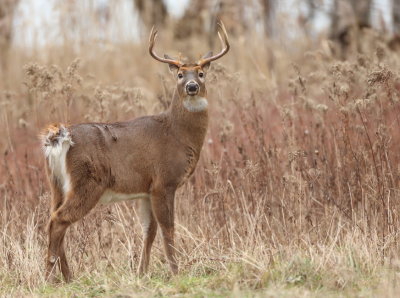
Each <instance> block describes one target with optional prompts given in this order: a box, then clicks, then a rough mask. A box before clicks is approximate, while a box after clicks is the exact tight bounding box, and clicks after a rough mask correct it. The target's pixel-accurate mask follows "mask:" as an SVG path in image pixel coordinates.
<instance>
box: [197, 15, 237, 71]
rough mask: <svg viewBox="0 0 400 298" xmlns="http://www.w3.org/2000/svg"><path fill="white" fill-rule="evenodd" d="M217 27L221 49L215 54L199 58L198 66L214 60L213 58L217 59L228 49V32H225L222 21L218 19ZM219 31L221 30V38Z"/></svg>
mask: <svg viewBox="0 0 400 298" xmlns="http://www.w3.org/2000/svg"><path fill="white" fill-rule="evenodd" d="M218 27H219V29H220V30H219V31H218V37H219V40H220V41H221V45H222V47H223V49H222V50H221V52H220V53H219V54H217V55H214V56H211V57H209V58H204V59H200V60H199V62H197V64H198V65H200V66H203V65H205V64H207V63H210V62H211V61H214V60H217V59H219V58H221V57H222V56H224V55H225V54H226V53H228V51H229V48H230V45H229V41H228V34H227V33H226V30H225V26H224V23H222V21H220V22H219V23H218ZM220 32H222V36H223V38H222V37H221V34H220Z"/></svg>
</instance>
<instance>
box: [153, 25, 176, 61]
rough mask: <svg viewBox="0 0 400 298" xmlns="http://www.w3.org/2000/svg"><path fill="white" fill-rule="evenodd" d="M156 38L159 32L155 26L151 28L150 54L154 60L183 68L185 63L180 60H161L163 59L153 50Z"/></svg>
mask: <svg viewBox="0 0 400 298" xmlns="http://www.w3.org/2000/svg"><path fill="white" fill-rule="evenodd" d="M156 38H157V30H155V29H154V26H153V28H151V33H150V39H149V53H150V55H151V57H153V58H154V59H156V60H158V61H160V62H163V63H168V64H174V65H176V66H178V67H181V66H182V65H183V63H182V62H180V61H179V60H173V59H166V58H161V57H159V56H157V54H156V53H155V52H154V50H153V48H154V44H155V41H156Z"/></svg>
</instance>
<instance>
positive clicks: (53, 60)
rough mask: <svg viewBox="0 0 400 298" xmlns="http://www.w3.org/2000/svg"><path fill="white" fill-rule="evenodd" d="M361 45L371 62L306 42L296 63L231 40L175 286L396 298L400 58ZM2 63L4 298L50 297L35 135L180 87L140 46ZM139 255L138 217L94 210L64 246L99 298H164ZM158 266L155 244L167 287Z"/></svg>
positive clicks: (190, 193) (253, 43)
mask: <svg viewBox="0 0 400 298" xmlns="http://www.w3.org/2000/svg"><path fill="white" fill-rule="evenodd" d="M364 34H365V37H364V39H363V40H365V44H364V45H363V52H362V53H353V54H352V55H350V56H349V58H348V60H346V61H339V60H337V59H336V58H335V57H334V56H333V55H332V54H331V50H330V47H331V46H332V45H331V44H329V43H326V42H321V43H320V45H317V46H315V47H311V46H308V45H306V43H305V42H304V41H299V42H297V43H295V44H293V46H292V48H293V49H294V48H296V50H293V49H291V50H289V49H284V48H282V47H280V46H278V45H274V44H272V42H269V41H267V40H262V39H257V38H256V37H253V36H251V37H250V36H249V37H247V38H245V39H235V38H232V50H231V52H230V53H229V54H228V55H227V56H226V57H225V58H223V59H222V60H221V61H219V62H217V63H214V64H213V66H212V69H211V70H210V72H209V74H208V78H207V80H208V83H207V84H208V89H209V101H210V114H211V117H210V126H209V131H208V135H207V138H206V142H205V144H204V148H203V151H202V155H201V160H200V162H199V164H198V166H197V169H196V171H195V174H194V176H193V177H192V178H191V180H190V181H189V182H188V183H187V184H186V185H185V186H183V187H182V188H181V189H180V190H179V192H178V194H177V197H176V212H177V215H176V231H177V241H176V245H177V249H178V251H179V252H180V256H179V265H180V269H181V272H183V273H182V274H186V275H188V276H193V277H196V276H214V277H215V278H214V279H213V281H212V282H210V283H207V285H205V287H209V288H211V289H214V290H217V289H221V288H222V289H225V290H228V291H233V292H235V291H237V290H238V289H239V290H240V289H253V290H254V289H259V290H260V289H261V290H265V291H267V293H272V294H273V293H284V292H279V291H285V289H287V287H289V288H290V287H293V288H294V291H295V292H292V294H293V293H294V295H306V294H310V293H313V291H317V293H318V291H322V290H326V291H332V292H335V291H342V292H343V293H350V295H351V294H352V293H361V295H362V293H363V291H362V290H363V289H366V291H367V290H368V291H369V290H371V291H375V292H374V293H381V294H385V295H393V296H394V295H395V293H396V289H398V282H399V277H398V275H397V273H396V272H398V270H399V266H400V263H399V243H400V242H399V235H398V230H399V227H400V219H399V212H400V204H399V200H400V196H399V186H400V185H399V183H400V167H399V158H400V150H399V146H398V144H399V141H400V140H399V138H400V133H399V131H400V122H399V121H400V119H399V117H400V116H399V115H400V113H399V112H400V110H399V109H400V98H399V95H400V76H399V69H400V55H399V54H398V53H394V52H391V51H390V50H389V49H388V48H387V46H386V44H385V42H384V41H383V40H382V39H381V38H379V37H378V36H376V33H374V32H373V31H366V32H365V33H364ZM159 47H160V48H163V49H167V50H172V51H170V52H169V53H171V52H172V53H174V52H175V53H176V52H177V51H182V52H184V53H186V52H188V54H190V55H193V56H196V55H198V54H200V51H203V50H204V52H205V51H206V50H207V49H206V48H205V45H204V44H203V43H201V41H200V40H195V39H193V40H188V41H186V42H185V44H177V43H175V42H174V41H173V40H172V39H171V38H170V37H169V36H168V35H165V36H164V39H163V40H162V41H160V45H159ZM194 49H196V50H194ZM198 49H200V50H198ZM166 52H168V51H166ZM77 57H79V59H76V58H77ZM7 59H8V61H9V65H10V66H11V67H9V68H8V72H7V73H2V77H1V81H0V85H1V89H2V90H1V95H0V96H1V99H0V106H1V122H0V123H1V138H0V149H1V151H0V152H1V155H2V158H1V159H2V160H1V167H0V171H1V172H0V177H1V183H0V193H1V201H0V214H1V219H0V220H1V221H0V231H1V233H0V284H1V285H3V289H4V290H2V291H0V293H1V294H9V295H19V294H21V293H22V294H24V295H29V294H38V293H42V294H43V293H46V292H45V290H43V287H44V286H45V280H44V274H43V271H44V252H45V248H46V243H47V239H46V224H47V220H48V217H49V214H48V206H49V188H48V186H47V184H46V181H45V178H44V171H43V166H42V164H43V158H42V154H41V149H40V144H39V141H38V138H37V135H38V133H39V131H40V129H41V128H42V127H43V126H44V125H45V124H47V123H49V122H68V123H78V122H85V121H116V120H125V119H130V118H133V117H136V116H140V115H144V114H150V113H158V112H160V111H162V110H163V109H164V108H165V107H166V106H167V105H168V102H169V100H170V96H171V92H172V90H173V84H174V80H173V78H171V76H170V75H169V73H168V71H167V68H166V67H165V65H160V64H157V63H156V62H155V61H153V60H152V59H151V58H150V57H149V55H148V54H147V52H146V45H145V44H142V45H137V46H132V45H124V44H120V45H109V46H106V47H104V46H101V47H96V46H95V45H87V46H86V48H85V47H82V48H81V51H80V52H79V53H76V52H75V51H74V50H73V49H72V48H71V47H69V46H64V47H62V48H50V47H49V48H44V49H41V52H38V53H34V54H32V55H27V54H26V53H25V52H23V51H20V50H18V49H15V51H12V52H10V53H8V57H7ZM141 241H142V238H141V228H140V225H139V224H138V221H137V219H136V213H135V203H134V202H127V203H120V204H116V205H111V206H105V207H104V206H103V207H101V206H99V207H97V208H95V210H94V211H93V212H92V213H91V214H90V215H89V216H87V217H86V218H85V219H84V220H82V221H80V222H79V223H77V224H75V225H73V227H72V228H71V229H70V230H69V232H68V233H67V239H66V243H67V245H66V247H67V255H68V257H69V259H70V260H71V265H72V268H73V271H74V273H75V278H76V279H78V280H86V279H93V280H94V281H93V284H102V286H101V288H100V289H98V288H97V287H95V288H94V290H93V286H91V289H92V290H93V291H94V293H97V292H96V291H99V292H98V293H97V294H102V293H103V294H104V293H109V292H108V291H109V290H110V291H111V290H112V291H114V292H115V291H116V292H117V293H119V292H121V291H122V292H123V293H125V292H126V293H129V292H130V291H131V288H130V287H132V288H134V289H138V290H139V291H143V292H150V293H153V294H154V293H157V292H152V291H154V289H160V285H159V284H157V283H154V281H153V282H150V283H146V282H143V281H141V280H135V279H134V277H135V271H136V268H137V265H138V257H139V250H140V247H141ZM163 263H164V257H163V252H162V245H161V244H160V242H159V240H158V239H157V241H156V244H155V249H154V252H153V255H152V260H151V267H150V272H153V274H155V275H156V276H158V277H161V278H167V277H166V276H167V274H168V271H167V266H166V264H163ZM104 276H106V277H104ZM83 284H85V282H83ZM189 284H190V283H189ZM127 285H129V286H127ZM99 287H100V286H99ZM116 287H117V288H118V289H117V290H116V289H115V288H116ZM80 289H81V291H83V292H82V295H86V294H87V295H89V294H93V292H90V293H89V292H85V287H82V288H80ZM296 289H299V290H298V291H299V292H296V291H297V290H296ZM321 289H322V290H321ZM43 291H44V292H43ZM268 291H271V292H268ZM171 293H190V286H189V287H188V286H186V287H185V286H183V285H182V284H180V286H177V285H175V287H174V288H173V289H171V288H167V289H165V288H162V292H161V294H171ZM368 293H369V292H368ZM203 294H204V293H203ZM204 295H207V292H205V294H204Z"/></svg>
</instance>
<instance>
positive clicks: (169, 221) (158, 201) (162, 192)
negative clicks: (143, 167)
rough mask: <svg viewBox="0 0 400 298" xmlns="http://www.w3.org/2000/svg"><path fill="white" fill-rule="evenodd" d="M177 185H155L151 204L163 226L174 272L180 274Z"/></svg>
mask: <svg viewBox="0 0 400 298" xmlns="http://www.w3.org/2000/svg"><path fill="white" fill-rule="evenodd" d="M175 190H176V188H175V187H166V188H162V187H155V188H154V189H153V191H152V193H151V206H152V208H153V213H154V216H155V218H156V220H157V222H158V224H159V226H160V228H161V233H162V237H163V241H164V250H165V255H166V257H167V260H168V263H169V265H170V268H171V271H172V273H173V274H174V275H175V274H178V265H177V263H176V259H175V247H174V198H175Z"/></svg>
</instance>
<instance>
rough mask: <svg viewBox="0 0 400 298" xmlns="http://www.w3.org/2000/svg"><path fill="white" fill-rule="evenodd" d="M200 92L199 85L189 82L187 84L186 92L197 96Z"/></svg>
mask: <svg viewBox="0 0 400 298" xmlns="http://www.w3.org/2000/svg"><path fill="white" fill-rule="evenodd" d="M198 91H199V84H197V83H196V82H189V83H187V84H186V92H187V94H189V95H193V94H197V92H198Z"/></svg>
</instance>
